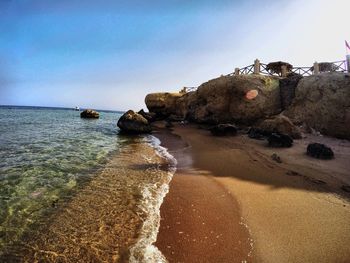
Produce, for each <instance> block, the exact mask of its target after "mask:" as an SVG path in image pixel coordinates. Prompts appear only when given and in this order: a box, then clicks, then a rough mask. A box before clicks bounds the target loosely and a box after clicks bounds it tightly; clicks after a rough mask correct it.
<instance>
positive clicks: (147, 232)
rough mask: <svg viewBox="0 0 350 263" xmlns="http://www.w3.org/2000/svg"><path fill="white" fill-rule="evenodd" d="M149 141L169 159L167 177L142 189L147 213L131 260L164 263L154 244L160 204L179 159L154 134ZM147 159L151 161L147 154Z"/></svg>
mask: <svg viewBox="0 0 350 263" xmlns="http://www.w3.org/2000/svg"><path fill="white" fill-rule="evenodd" d="M148 139H149V143H150V145H151V146H152V147H153V148H154V149H155V151H156V153H157V155H158V156H159V157H161V158H163V159H166V160H167V163H168V171H167V178H165V179H166V180H164V182H162V184H161V185H157V184H148V185H145V186H144V188H143V189H142V203H141V204H140V208H141V209H142V210H143V211H144V212H145V214H146V215H147V217H146V219H145V221H144V222H143V225H142V229H141V232H140V236H139V239H138V241H137V242H136V244H135V245H134V246H133V247H131V249H130V258H129V262H131V263H136V262H138V263H153V262H154V263H163V262H167V260H166V258H165V257H164V255H163V254H162V253H161V252H160V250H159V249H158V248H157V247H155V246H154V245H153V243H154V242H156V240H157V235H158V231H159V226H160V206H161V205H162V203H163V200H164V197H165V196H166V194H167V193H168V192H169V183H170V181H171V179H172V177H173V175H174V173H175V171H176V165H177V161H176V159H175V158H174V157H173V156H172V155H171V154H170V153H169V152H168V151H167V149H166V148H164V147H162V146H160V141H159V139H158V138H156V137H154V136H149V138H148ZM145 160H146V161H150V160H149V159H148V158H147V157H146V156H145Z"/></svg>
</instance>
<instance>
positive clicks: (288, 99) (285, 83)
mask: <svg viewBox="0 0 350 263" xmlns="http://www.w3.org/2000/svg"><path fill="white" fill-rule="evenodd" d="M302 78H303V76H301V75H299V74H289V75H288V77H286V78H283V79H281V80H280V91H281V107H282V109H283V110H285V109H287V108H288V107H289V106H290V105H291V104H292V102H293V99H294V98H295V89H296V87H297V86H298V83H299V81H300V80H301V79H302Z"/></svg>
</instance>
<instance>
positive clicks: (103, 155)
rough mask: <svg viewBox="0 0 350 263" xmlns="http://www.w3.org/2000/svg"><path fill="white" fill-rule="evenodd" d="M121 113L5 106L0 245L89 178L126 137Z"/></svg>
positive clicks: (1, 112) (1, 113)
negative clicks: (87, 115) (86, 114)
mask: <svg viewBox="0 0 350 263" xmlns="http://www.w3.org/2000/svg"><path fill="white" fill-rule="evenodd" d="M120 115H121V114H120V113H117V112H100V119H98V120H88V119H81V118H80V112H78V111H74V110H69V109H50V108H29V107H27V108H24V107H0V250H1V248H2V247H3V246H5V245H8V244H10V243H12V242H14V241H16V240H17V239H18V238H20V236H21V235H22V233H23V232H24V231H26V229H27V228H28V227H30V225H31V224H33V223H35V220H36V218H38V217H40V216H41V215H42V214H43V213H45V212H47V211H48V210H49V209H51V208H53V207H55V204H56V202H57V201H58V200H59V199H60V198H62V197H65V196H67V195H69V194H70V193H71V192H72V190H74V189H75V188H76V187H77V186H79V184H81V183H83V182H84V181H86V180H89V178H90V176H91V175H92V174H93V171H95V170H97V169H99V168H101V167H103V165H104V164H105V163H106V161H107V160H108V156H109V154H110V153H112V152H115V151H118V149H119V148H120V147H121V146H120V145H121V144H123V143H125V139H124V140H123V139H121V137H119V136H117V133H118V128H117V126H116V123H117V120H118V118H119V117H120Z"/></svg>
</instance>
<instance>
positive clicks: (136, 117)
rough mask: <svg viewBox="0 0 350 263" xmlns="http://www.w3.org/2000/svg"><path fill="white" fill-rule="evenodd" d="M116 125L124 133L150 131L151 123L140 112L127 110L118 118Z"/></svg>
mask: <svg viewBox="0 0 350 263" xmlns="http://www.w3.org/2000/svg"><path fill="white" fill-rule="evenodd" d="M117 125H118V127H119V128H120V129H121V131H123V132H126V133H150V132H151V131H152V128H151V125H150V124H149V123H148V121H147V120H146V119H145V118H144V117H143V116H142V115H140V114H138V113H136V112H134V111H132V110H129V111H127V112H126V113H124V114H123V115H122V116H121V117H120V118H119V120H118V124H117Z"/></svg>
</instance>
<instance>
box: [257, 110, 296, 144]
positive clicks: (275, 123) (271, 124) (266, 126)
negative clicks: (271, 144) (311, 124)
mask: <svg viewBox="0 0 350 263" xmlns="http://www.w3.org/2000/svg"><path fill="white" fill-rule="evenodd" d="M256 128H258V129H260V130H263V131H264V132H265V133H273V132H275V133H276V132H277V133H283V134H286V135H289V136H290V137H292V138H293V139H301V131H300V129H299V128H298V127H297V126H295V125H294V124H293V123H292V122H291V120H290V119H289V118H288V117H286V116H283V115H277V116H275V117H273V118H270V119H266V120H264V121H262V122H261V123H260V124H259V125H257V127H256Z"/></svg>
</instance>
